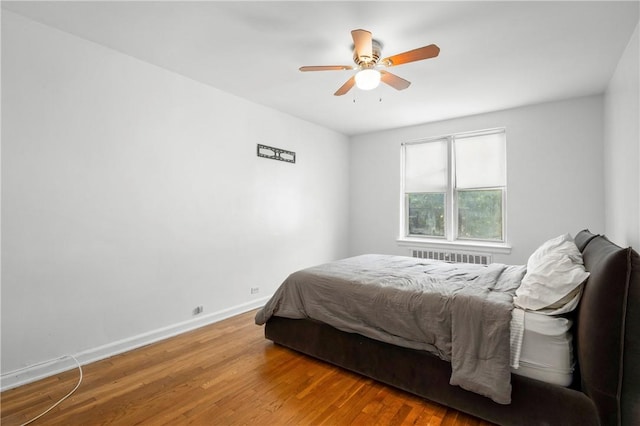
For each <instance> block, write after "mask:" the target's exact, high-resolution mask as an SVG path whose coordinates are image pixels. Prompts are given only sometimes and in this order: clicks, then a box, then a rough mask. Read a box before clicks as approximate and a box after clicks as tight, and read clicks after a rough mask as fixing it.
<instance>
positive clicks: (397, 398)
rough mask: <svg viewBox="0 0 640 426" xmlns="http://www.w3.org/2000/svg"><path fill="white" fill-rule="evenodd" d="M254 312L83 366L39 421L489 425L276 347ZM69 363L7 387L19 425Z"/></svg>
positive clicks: (46, 401) (0, 417)
mask: <svg viewBox="0 0 640 426" xmlns="http://www.w3.org/2000/svg"><path fill="white" fill-rule="evenodd" d="M254 315H255V311H252V312H247V313H245V314H242V315H238V316H236V317H233V318H230V319H227V320H225V321H221V322H219V323H216V324H212V325H209V326H206V327H202V328H199V329H197V330H194V331H192V332H189V333H185V334H182V335H180V336H176V337H173V338H171V339H167V340H164V341H161V342H158V343H155V344H153V345H149V346H146V347H143V348H139V349H136V350H133V351H130V352H127V353H125V354H121V355H118V356H114V357H111V358H109V359H106V360H103V361H99V362H95V363H93V364H89V365H86V366H84V367H83V372H84V380H83V383H82V385H81V386H80V388H79V389H78V390H77V391H76V393H74V394H73V395H72V396H71V397H70V398H69V399H67V400H66V401H64V402H63V403H62V404H60V405H59V406H58V407H56V408H54V409H53V410H52V411H51V412H49V413H48V414H47V415H46V416H45V417H43V418H41V419H40V420H38V421H37V422H36V423H34V424H38V425H45V424H46V425H76V424H83V425H85V424H90V425H96V424H102V425H108V424H117V425H132V424H145V425H176V424H180V425H182V424H185V425H187V424H195V425H202V424H217V425H236V424H278V425H307V424H313V425H322V424H326V425H346V424H350V425H351V424H352V425H357V424H362V425H374V424H380V425H432V426H442V425H456V426H462V425H466V424H473V425H479V426H489V425H490V423H487V422H484V421H482V420H479V419H475V418H473V417H471V416H468V415H466V414H464V413H459V412H457V411H455V410H452V409H449V408H447V407H443V406H441V405H439V404H435V403H431V402H429V401H426V400H424V399H422V398H419V397H416V396H414V395H411V394H408V393H406V392H403V391H400V390H398V389H395V388H391V387H388V386H385V385H383V384H381V383H378V382H375V381H373V380H371V379H369V378H366V377H363V376H360V375H357V374H354V373H351V372H348V371H345V370H342V369H340V368H338V367H335V366H332V365H329V364H326V363H324V362H321V361H318V360H316V359H313V358H310V357H306V356H304V355H301V354H298V353H296V352H294V351H291V350H288V349H286V348H283V347H280V346H277V345H274V344H273V343H272V342H270V341H268V340H266V339H265V338H264V329H263V328H262V327H258V326H256V325H255V324H254V322H253V317H254ZM77 378H78V373H77V371H68V372H65V373H62V374H59V375H57V376H54V377H49V378H46V379H43V380H40V381H38V382H35V383H30V384H28V385H25V386H22V387H19V388H16V389H11V390H8V391H5V392H3V393H2V394H1V395H0V403H1V405H0V423H2V425H3V426H11V425H19V424H21V423H23V422H25V421H27V420H29V419H31V418H33V417H35V416H36V415H38V414H40V413H41V412H42V411H44V410H46V409H47V408H49V407H50V406H51V405H53V404H54V403H55V402H56V401H57V400H58V399H59V398H61V397H62V396H64V395H66V394H67V393H68V392H69V391H70V390H71V389H73V387H74V386H75V384H76V382H77Z"/></svg>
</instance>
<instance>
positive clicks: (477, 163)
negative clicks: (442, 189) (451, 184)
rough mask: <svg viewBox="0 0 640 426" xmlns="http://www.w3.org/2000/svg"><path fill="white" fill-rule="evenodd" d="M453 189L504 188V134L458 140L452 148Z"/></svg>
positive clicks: (505, 179)
mask: <svg viewBox="0 0 640 426" xmlns="http://www.w3.org/2000/svg"><path fill="white" fill-rule="evenodd" d="M454 150H455V162H456V187H457V188H459V189H472V188H490V187H501V186H505V185H506V181H507V170H506V164H507V162H506V158H505V156H506V151H507V150H506V146H505V134H504V132H500V133H492V134H488V135H479V136H469V137H458V138H456V140H455V144H454Z"/></svg>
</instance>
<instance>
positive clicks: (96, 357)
mask: <svg viewBox="0 0 640 426" xmlns="http://www.w3.org/2000/svg"><path fill="white" fill-rule="evenodd" d="M269 298H270V297H263V298H261V299H257V300H252V301H251V302H247V303H243V304H241V305H237V306H234V307H231V308H228V309H223V310H222V311H218V312H213V313H211V314H207V315H201V316H198V317H197V318H194V319H191V320H188V321H184V322H181V323H178V324H173V325H170V326H168V327H163V328H159V329H157V330H153V331H150V332H147V333H143V334H139V335H137V336H133V337H129V338H126V339H122V340H118V341H115V342H113V343H108V344H106V345H103V346H99V347H97V348H92V349H88V350H86V351H83V352H80V353H78V354H72V355H73V356H74V357H75V358H76V359H77V360H78V362H80V364H81V365H86V364H90V363H92V362H96V361H100V360H102V359H106V358H109V357H111V356H114V355H118V354H121V353H123V352H127V351H130V350H133V349H136V348H139V347H142V346H146V345H149V344H151V343H155V342H158V341H160V340H164V339H167V338H169V337H173V336H177V335H178V334H182V333H185V332H187V331H191V330H195V329H196V328H200V327H203V326H205V325H209V324H213V323H215V322H218V321H222V320H224V319H227V318H230V317H232V316H235V315H238V314H242V313H244V312H247V311H250V310H252V309H256V308H259V307H261V306H263V305H264V304H265V303H266V302H267V301H268V300H269ZM76 367H77V365H76V363H75V361H74V360H73V359H72V358H70V357H69V356H62V357H60V358H55V359H52V360H49V361H45V362H41V363H38V364H35V365H32V366H29V367H25V368H21V369H20V370H15V371H10V372H8V373H5V374H3V375H2V376H1V378H0V391H5V390H8V389H12V388H15V387H18V386H22V385H26V384H27V383H31V382H35V381H37V380H40V379H44V378H45V377H49V376H53V375H55V374H59V373H62V372H63V371H67V370H71V369H73V368H76Z"/></svg>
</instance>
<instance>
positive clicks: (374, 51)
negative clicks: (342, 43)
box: [353, 39, 382, 68]
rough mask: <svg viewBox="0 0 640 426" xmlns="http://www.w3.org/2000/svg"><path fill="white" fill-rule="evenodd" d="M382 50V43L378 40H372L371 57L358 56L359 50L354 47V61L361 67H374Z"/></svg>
mask: <svg viewBox="0 0 640 426" xmlns="http://www.w3.org/2000/svg"><path fill="white" fill-rule="evenodd" d="M381 51H382V43H380V42H379V41H378V40H373V39H372V40H371V56H372V57H371V58H369V57H367V56H362V55H361V56H358V52H357V51H356V49H355V46H354V48H353V62H355V63H356V65H358V66H359V67H360V68H373V67H374V66H375V65H376V64H377V63H378V61H379V60H380V55H381V53H380V52H381Z"/></svg>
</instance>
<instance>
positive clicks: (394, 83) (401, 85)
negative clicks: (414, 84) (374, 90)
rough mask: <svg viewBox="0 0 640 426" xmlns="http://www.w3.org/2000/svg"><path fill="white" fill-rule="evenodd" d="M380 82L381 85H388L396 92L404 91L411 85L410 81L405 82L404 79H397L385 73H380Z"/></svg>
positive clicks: (393, 75) (395, 76)
mask: <svg viewBox="0 0 640 426" xmlns="http://www.w3.org/2000/svg"><path fill="white" fill-rule="evenodd" d="M380 74H381V75H380V80H382V82H383V83H386V84H388V85H389V86H391V87H393V88H394V89H396V90H404V89H406V88H407V87H409V86H410V85H411V82H410V81H407V80H405V79H404V78H401V77H398V76H397V75H395V74H391V73H390V72H387V71H380Z"/></svg>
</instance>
